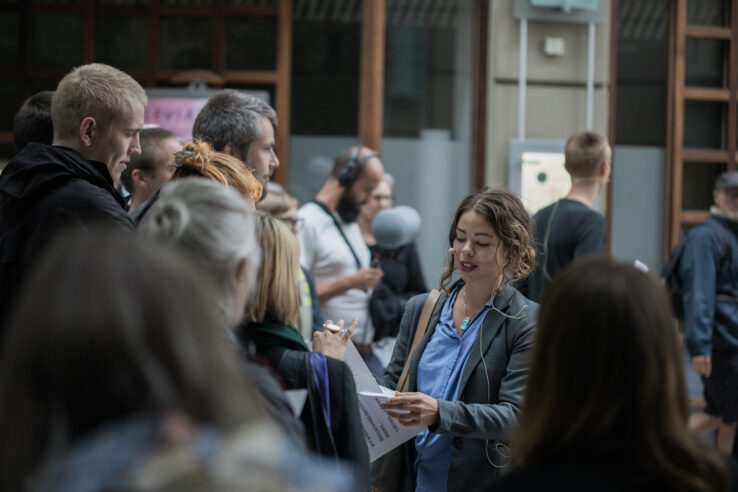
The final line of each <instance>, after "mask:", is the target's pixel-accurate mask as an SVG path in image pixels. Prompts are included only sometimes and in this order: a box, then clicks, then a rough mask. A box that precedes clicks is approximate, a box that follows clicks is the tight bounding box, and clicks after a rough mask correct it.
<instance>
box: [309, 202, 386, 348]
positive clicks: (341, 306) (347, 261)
mask: <svg viewBox="0 0 738 492" xmlns="http://www.w3.org/2000/svg"><path fill="white" fill-rule="evenodd" d="M297 216H298V217H299V218H301V219H303V223H302V226H301V227H300V232H299V233H298V235H299V238H300V263H301V264H302V266H303V267H305V269H306V270H307V271H309V272H310V274H311V275H312V276H313V280H315V284H316V285H317V284H324V283H328V282H333V281H334V280H338V279H339V278H342V277H346V276H348V275H352V274H354V273H356V272H357V271H358V269H357V267H356V260H355V259H354V255H352V254H351V250H350V249H349V247H348V245H347V244H346V241H344V239H343V237H341V233H340V232H339V231H338V229H337V228H336V223H335V222H334V221H333V219H332V218H331V217H330V216H329V215H328V214H327V213H326V212H325V211H324V210H323V209H322V208H321V207H320V206H319V205H317V204H315V203H313V202H309V203H306V204H305V205H303V206H302V207H300V210H298V212H297ZM333 216H334V217H335V218H336V220H337V221H338V223H339V224H340V225H341V227H342V229H343V232H344V234H345V235H346V239H348V240H349V241H350V242H351V246H352V247H353V248H354V252H355V253H356V256H357V257H358V258H359V262H360V263H361V267H362V268H365V267H368V266H369V265H370V262H371V253H370V252H369V247H368V246H367V245H366V243H365V242H364V238H363V237H362V235H361V230H360V229H359V224H357V223H356V222H354V223H351V224H344V223H343V221H342V220H341V217H340V216H339V215H338V214H337V213H335V212H334V213H333ZM370 296H371V291H364V290H361V289H349V290H347V291H346V292H344V293H343V294H341V295H338V296H336V297H333V298H331V299H329V300H327V301H325V302H321V304H320V307H321V309H322V311H323V318H324V319H330V320H333V322H334V323H335V322H336V321H338V320H339V319H343V320H344V321H345V323H346V327H348V325H349V323H351V320H352V319H354V318H357V319H358V320H359V326H358V327H357V328H356V331H354V335H353V336H352V337H351V339H352V340H353V341H354V343H360V344H363V345H367V344H370V343H371V342H372V338H373V337H374V327H373V326H372V321H371V319H370V317H369V297H370Z"/></svg>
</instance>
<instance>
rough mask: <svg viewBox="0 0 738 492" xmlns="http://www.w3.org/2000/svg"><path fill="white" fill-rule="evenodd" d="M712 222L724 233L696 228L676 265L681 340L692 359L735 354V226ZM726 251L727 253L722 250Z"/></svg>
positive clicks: (737, 237) (737, 287)
mask: <svg viewBox="0 0 738 492" xmlns="http://www.w3.org/2000/svg"><path fill="white" fill-rule="evenodd" d="M712 218H713V219H714V220H716V221H718V222H720V224H721V225H723V227H724V229H726V231H725V234H721V233H720V232H719V231H718V230H717V229H716V228H715V226H712V225H710V224H705V223H702V224H698V225H697V226H695V227H694V228H693V229H692V230H691V231H690V232H689V235H688V236H687V240H686V243H685V246H684V252H683V253H682V255H683V256H682V259H681V261H680V264H679V275H680V277H681V279H682V285H683V289H684V336H685V341H686V343H687V349H688V350H689V353H690V354H691V355H692V356H696V355H710V354H712V353H713V352H725V351H733V350H738V302H736V301H735V300H732V301H731V300H728V299H726V298H728V297H732V298H733V299H738V222H734V221H731V220H728V219H726V218H724V217H720V216H718V215H712ZM726 247H727V250H726Z"/></svg>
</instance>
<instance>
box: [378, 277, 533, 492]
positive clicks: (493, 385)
mask: <svg viewBox="0 0 738 492" xmlns="http://www.w3.org/2000/svg"><path fill="white" fill-rule="evenodd" d="M427 297H428V294H422V295H419V296H415V297H413V298H412V299H410V301H408V303H407V306H406V308H405V314H404V316H403V317H402V322H401V323H400V332H399V334H398V336H397V344H396V345H395V349H394V352H393V353H392V361H391V362H390V364H389V366H388V367H387V371H386V373H385V375H384V378H383V380H382V381H381V383H382V384H384V385H385V386H387V387H388V388H392V389H394V388H396V386H397V380H398V379H399V378H400V374H401V373H402V368H403V366H404V365H405V360H406V359H407V357H408V355H409V354H408V351H409V350H410V346H411V345H412V340H413V337H414V336H415V328H416V326H417V324H418V320H419V318H420V313H421V311H422V310H423V305H424V304H425V300H426V298H427ZM445 301H446V296H445V295H443V294H442V295H441V297H440V298H439V300H438V303H437V304H436V307H435V309H434V310H433V314H432V315H431V317H430V322H429V324H428V330H427V331H426V334H425V336H424V337H423V339H422V341H421V342H420V344H419V345H418V349H417V350H416V351H415V353H414V354H413V356H412V359H411V361H410V372H409V380H408V382H409V391H416V382H417V379H416V378H417V370H418V362H419V361H420V356H421V355H422V353H423V351H424V350H425V347H426V345H428V342H429V341H430V339H431V337H432V336H433V333H434V332H435V329H436V325H437V323H438V320H439V318H440V317H441V311H442V309H443V304H444V303H445ZM494 306H495V307H496V308H497V309H499V310H500V311H501V312H503V313H505V314H506V315H507V316H504V315H502V314H500V313H498V312H497V311H495V310H492V309H490V310H489V311H488V312H487V314H486V315H485V317H484V321H483V322H482V326H481V327H480V330H479V335H478V337H477V341H475V342H474V346H473V347H472V350H471V352H470V354H469V359H468V360H467V362H466V367H465V368H464V371H463V373H462V375H461V382H460V388H459V399H458V400H457V401H445V400H439V401H438V413H439V418H440V420H439V422H438V423H437V424H435V425H433V426H431V427H430V428H429V429H430V431H431V432H437V433H439V434H450V435H452V436H453V444H452V447H451V462H450V469H449V474H448V490H449V492H455V491H463V492H474V491H487V490H490V484H491V483H492V482H493V481H494V480H495V479H496V478H497V476H498V474H499V473H500V470H501V468H502V467H503V466H505V465H506V464H507V458H506V457H507V456H508V454H509V452H508V448H507V447H506V444H507V443H506V439H507V438H508V437H509V433H510V431H511V430H512V427H513V426H514V425H515V423H516V421H517V414H518V412H519V411H520V406H521V404H522V401H523V390H524V387H525V378H526V375H527V372H528V351H529V350H530V349H531V347H532V346H533V335H534V327H535V323H536V313H537V311H538V305H537V304H536V303H535V302H533V301H531V300H529V299H527V298H525V296H523V295H522V294H521V293H519V292H518V291H517V290H515V289H514V288H513V287H511V286H509V285H506V286H505V287H504V288H503V289H502V291H501V292H500V293H498V294H497V296H495V300H494ZM508 316H509V317H508ZM481 354H483V355H484V362H483V361H482V355H481ZM485 364H486V376H485ZM486 441H489V442H488V444H487V445H486V448H487V449H486V450H485V442H486ZM414 443H415V440H414V439H412V440H410V441H408V443H406V444H405V448H406V452H405V455H406V464H405V465H406V468H405V478H406V479H405V480H404V482H405V483H404V486H403V490H408V491H412V490H415V476H414V473H413V472H412V470H413V459H414V458H413V456H414V450H413V448H414ZM488 457H489V459H488ZM490 460H491V462H492V463H494V466H493V465H491V464H490Z"/></svg>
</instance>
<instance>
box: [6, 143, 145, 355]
mask: <svg viewBox="0 0 738 492" xmlns="http://www.w3.org/2000/svg"><path fill="white" fill-rule="evenodd" d="M93 223H101V224H103V225H108V226H112V227H114V228H120V229H129V230H134V226H133V222H131V220H130V219H129V218H128V215H127V214H126V212H125V203H124V201H123V198H122V197H121V196H120V195H119V194H118V192H117V191H116V190H115V188H114V186H113V179H112V178H111V176H110V172H109V171H108V169H107V167H105V165H104V164H103V163H101V162H96V161H89V160H87V159H86V158H85V157H83V156H82V155H81V154H80V153H79V152H77V151H75V150H72V149H69V148H66V147H55V146H51V145H44V144H40V143H29V144H28V145H26V146H25V147H24V148H23V149H22V150H21V151H20V152H19V153H18V154H17V155H16V156H15V157H14V158H13V160H12V161H10V163H9V164H8V165H7V166H6V167H5V170H4V171H3V173H2V174H1V175H0V344H1V343H2V338H4V335H5V325H6V324H7V322H8V316H9V314H10V309H11V308H12V307H13V306H15V304H16V302H17V299H18V293H19V290H20V288H21V284H22V282H23V279H24V278H25V277H26V276H27V274H28V270H29V269H30V268H31V267H32V266H33V265H34V264H35V263H36V262H37V261H38V257H39V254H40V253H41V252H42V251H43V249H44V248H45V247H46V246H47V245H48V244H49V243H50V242H51V240H52V239H53V237H54V235H55V234H57V233H58V232H59V231H60V230H61V229H64V228H67V227H75V228H85V227H88V226H89V225H91V224H93Z"/></svg>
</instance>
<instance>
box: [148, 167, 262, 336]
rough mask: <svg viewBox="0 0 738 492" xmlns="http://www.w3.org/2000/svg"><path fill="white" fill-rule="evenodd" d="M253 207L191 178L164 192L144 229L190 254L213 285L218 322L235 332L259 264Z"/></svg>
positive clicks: (208, 182) (209, 183)
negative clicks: (216, 293) (215, 292)
mask: <svg viewBox="0 0 738 492" xmlns="http://www.w3.org/2000/svg"><path fill="white" fill-rule="evenodd" d="M253 215H254V214H253V211H252V209H251V208H250V207H249V204H248V203H247V202H246V201H245V200H244V199H243V197H241V196H240V195H239V194H238V193H236V192H235V191H233V190H231V189H228V188H226V187H225V186H223V185H221V184H220V183H217V182H215V181H211V180H207V179H203V178H187V179H183V180H179V181H173V182H171V183H169V184H168V185H167V186H165V187H164V188H163V189H162V191H161V195H160V196H159V200H157V202H156V203H155V204H154V205H153V206H152V208H151V210H150V211H149V213H148V214H147V216H146V218H145V219H144V221H143V223H142V225H141V229H140V231H141V233H142V234H143V235H144V236H146V237H149V238H151V239H154V240H156V241H157V242H160V243H164V244H171V245H173V246H175V247H177V248H178V249H179V250H181V251H183V252H184V253H185V254H187V255H188V256H189V257H190V258H191V259H192V260H193V261H194V263H195V264H197V265H198V266H199V267H200V268H201V270H202V271H203V273H207V275H206V277H208V278H209V279H210V281H212V282H213V283H214V284H215V287H216V288H217V289H218V292H219V294H220V296H219V304H218V310H219V313H218V314H219V316H220V319H221V321H222V323H223V325H224V326H225V327H227V328H233V327H234V326H236V324H238V322H239V321H240V320H241V318H242V317H243V312H244V308H245V305H246V299H247V298H248V296H249V294H250V292H251V287H252V286H253V284H254V281H255V278H256V272H257V271H258V269H259V264H260V263H261V248H260V247H259V244H258V243H257V241H256V237H255V234H254V217H253Z"/></svg>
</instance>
